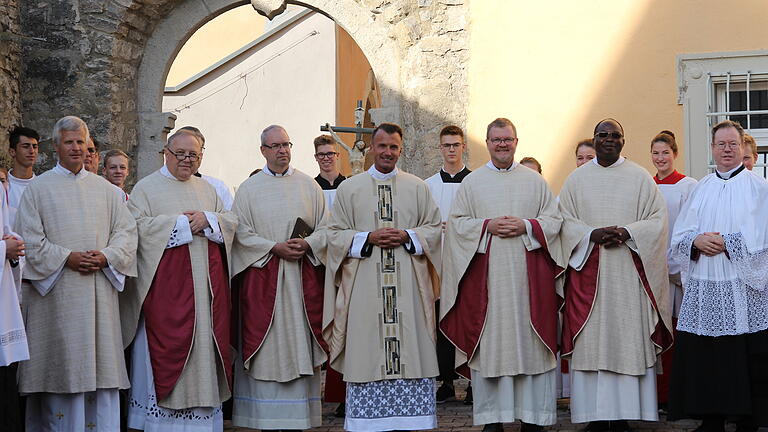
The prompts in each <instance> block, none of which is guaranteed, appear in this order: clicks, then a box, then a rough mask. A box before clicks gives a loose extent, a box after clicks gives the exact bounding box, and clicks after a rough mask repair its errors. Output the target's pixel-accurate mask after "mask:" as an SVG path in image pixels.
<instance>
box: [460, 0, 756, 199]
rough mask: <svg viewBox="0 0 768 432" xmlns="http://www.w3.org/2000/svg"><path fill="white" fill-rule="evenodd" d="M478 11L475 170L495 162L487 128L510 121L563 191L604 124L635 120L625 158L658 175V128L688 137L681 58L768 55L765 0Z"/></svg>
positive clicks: (471, 122)
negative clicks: (653, 154) (766, 51)
mask: <svg viewBox="0 0 768 432" xmlns="http://www.w3.org/2000/svg"><path fill="white" fill-rule="evenodd" d="M470 7H471V14H470V15H471V17H470V29H471V31H470V63H469V88H470V104H469V109H468V111H469V114H468V125H467V129H468V133H469V136H470V165H471V166H472V167H476V166H478V165H480V164H482V163H484V162H485V161H487V160H488V156H487V151H486V150H485V143H484V138H485V127H486V125H487V124H488V123H489V122H490V121H491V120H493V119H494V118H496V117H500V116H503V117H508V118H510V119H511V120H512V121H513V122H514V123H515V125H516V126H517V129H518V135H519V138H520V142H519V145H518V149H517V153H516V157H515V158H516V159H517V160H519V159H520V158H522V157H524V156H533V157H535V158H536V159H538V160H539V161H540V162H541V163H542V165H543V171H544V176H545V177H546V178H547V180H548V181H549V182H550V184H551V185H552V187H553V189H554V190H555V191H558V190H559V189H560V187H561V186H562V183H563V181H564V180H565V178H566V177H567V175H568V174H570V172H571V171H572V170H573V168H574V167H575V163H574V157H573V148H574V146H575V144H576V142H577V141H578V140H579V139H581V138H585V137H590V136H591V134H592V130H593V127H594V125H595V123H596V122H597V121H598V120H600V119H602V118H604V117H614V118H616V119H618V120H619V121H620V122H621V123H622V124H623V126H624V129H625V132H626V135H627V140H626V141H627V143H626V146H625V149H624V155H625V156H627V157H629V158H630V159H632V160H634V161H636V162H638V163H641V164H642V165H644V166H645V167H646V168H648V169H649V171H650V170H651V169H652V165H651V163H650V158H649V145H650V142H649V141H650V139H651V138H652V137H653V136H654V135H655V134H656V133H657V132H658V131H660V130H662V129H670V130H672V131H674V132H675V134H676V136H677V137H678V139H677V141H678V143H682V142H684V134H685V131H684V128H683V110H682V106H681V105H678V104H677V78H676V67H677V63H676V56H677V55H678V54H686V53H701V52H714V51H741V50H753V49H761V48H765V43H766V41H768V26H766V25H765V23H766V22H768V7H766V6H765V3H764V2H763V1H761V0H744V1H739V2H734V3H728V4H727V6H724V4H723V2H721V1H717V0H674V1H668V0H635V1H615V0H595V1H579V2H574V1H569V0H556V1H551V2H546V3H542V2H510V1H507V0H483V1H473V2H470ZM701 145H707V143H701ZM681 150H682V152H684V151H685V149H681ZM682 156H683V155H682V154H681V157H680V158H678V168H679V169H680V170H681V171H682V170H684V169H685V166H684V162H683V161H684V158H683V157H682Z"/></svg>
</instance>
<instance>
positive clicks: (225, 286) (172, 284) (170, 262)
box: [143, 240, 232, 401]
mask: <svg viewBox="0 0 768 432" xmlns="http://www.w3.org/2000/svg"><path fill="white" fill-rule="evenodd" d="M208 271H209V275H210V281H211V287H210V290H211V325H212V327H213V329H212V330H213V338H214V342H215V343H216V348H217V351H218V355H219V359H220V360H221V363H222V366H223V368H224V372H225V374H226V376H227V383H228V385H229V388H230V389H232V354H231V352H232V350H231V349H230V339H229V336H230V333H229V332H230V328H229V325H230V317H229V310H230V305H231V301H230V297H229V276H228V273H227V264H226V258H225V255H224V254H223V253H222V250H221V247H220V246H219V245H218V244H216V243H214V242H212V241H210V240H209V241H208ZM143 312H144V322H145V323H146V328H147V343H148V345H149V357H150V361H151V362H152V373H153V375H154V378H155V393H156V394H157V400H158V401H161V400H163V399H165V398H166V397H168V395H169V394H170V393H171V391H172V390H173V388H174V386H175V385H176V383H177V382H178V381H179V377H180V376H181V373H182V371H183V370H184V366H185V365H186V362H187V358H188V357H189V353H190V351H191V350H192V340H193V338H194V333H195V283H194V279H193V277H192V260H191V258H190V255H189V245H182V246H178V247H174V248H170V249H166V250H165V252H163V257H162V258H161V259H160V264H159V265H158V267H157V271H156V272H155V278H154V280H153V281H152V285H151V286H150V288H149V293H148V294H147V298H146V299H145V300H144V306H143Z"/></svg>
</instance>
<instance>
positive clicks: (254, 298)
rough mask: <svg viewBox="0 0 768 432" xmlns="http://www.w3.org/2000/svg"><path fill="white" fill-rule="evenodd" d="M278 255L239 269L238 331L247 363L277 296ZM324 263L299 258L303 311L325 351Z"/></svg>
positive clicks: (266, 327)
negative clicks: (253, 265) (260, 263)
mask: <svg viewBox="0 0 768 432" xmlns="http://www.w3.org/2000/svg"><path fill="white" fill-rule="evenodd" d="M279 268H280V260H279V259H278V258H277V257H272V259H270V260H269V262H267V265H265V266H264V267H262V268H256V267H248V268H247V269H246V270H245V271H243V272H242V273H240V280H241V283H240V316H241V319H240V335H241V338H242V348H243V351H242V355H243V362H244V363H247V362H248V360H249V359H250V358H251V357H253V355H254V354H256V352H257V351H258V350H259V348H261V344H262V343H263V342H264V339H265V338H266V336H267V331H268V330H269V326H270V323H271V322H272V317H273V315H274V313H275V299H276V298H277V273H278V269H279ZM324 278H325V267H324V266H317V267H315V266H313V265H312V263H311V262H310V261H309V259H308V258H307V257H304V259H303V260H302V262H301V284H302V289H303V294H304V311H305V313H306V318H307V323H308V324H309V327H310V328H311V329H312V334H313V336H314V338H315V341H317V343H318V344H319V345H320V346H321V347H322V348H323V349H324V350H325V351H326V352H328V344H326V343H325V340H324V339H323V333H322V322H323V289H324V286H323V283H324Z"/></svg>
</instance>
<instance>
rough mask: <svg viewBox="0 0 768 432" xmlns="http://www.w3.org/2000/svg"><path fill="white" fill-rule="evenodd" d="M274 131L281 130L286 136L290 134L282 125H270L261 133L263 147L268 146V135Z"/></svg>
mask: <svg viewBox="0 0 768 432" xmlns="http://www.w3.org/2000/svg"><path fill="white" fill-rule="evenodd" d="M273 129H280V130H282V131H283V132H285V133H286V135H287V134H288V131H286V130H285V128H284V127H282V126H280V125H269V126H267V127H266V129H264V130H263V131H261V145H265V144H267V134H268V133H269V132H271V131H272V130H273Z"/></svg>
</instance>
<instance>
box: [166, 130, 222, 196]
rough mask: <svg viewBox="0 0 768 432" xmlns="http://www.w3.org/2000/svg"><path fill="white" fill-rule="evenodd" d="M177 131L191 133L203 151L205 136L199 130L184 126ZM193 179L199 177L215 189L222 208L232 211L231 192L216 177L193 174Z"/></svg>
mask: <svg viewBox="0 0 768 432" xmlns="http://www.w3.org/2000/svg"><path fill="white" fill-rule="evenodd" d="M179 130H187V131H191V132H193V133H194V134H195V135H197V137H198V138H199V139H200V140H201V141H202V142H203V150H205V136H203V133H202V132H200V129H198V128H196V127H194V126H184V127H180V128H179ZM201 163H202V160H200V163H199V164H198V166H200V164H201ZM195 177H200V178H202V179H203V180H205V181H207V182H208V183H210V185H211V186H213V188H214V189H216V193H217V194H219V198H221V201H222V202H223V203H224V208H225V209H227V210H232V200H233V198H232V192H231V190H230V189H229V186H227V185H226V183H224V182H223V181H221V180H219V179H217V178H216V177H211V176H208V175H204V174H200V173H199V172H195Z"/></svg>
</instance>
